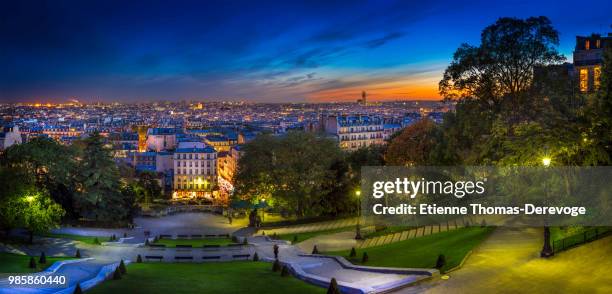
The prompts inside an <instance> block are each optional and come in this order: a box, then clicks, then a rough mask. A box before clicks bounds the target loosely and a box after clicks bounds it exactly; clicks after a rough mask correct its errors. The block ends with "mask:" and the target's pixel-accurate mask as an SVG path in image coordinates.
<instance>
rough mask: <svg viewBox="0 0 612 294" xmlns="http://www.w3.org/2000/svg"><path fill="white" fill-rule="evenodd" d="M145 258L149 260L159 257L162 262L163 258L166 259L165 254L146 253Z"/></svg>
mask: <svg viewBox="0 0 612 294" xmlns="http://www.w3.org/2000/svg"><path fill="white" fill-rule="evenodd" d="M145 259H147V260H149V259H157V260H159V261H160V262H161V261H162V259H164V257H163V256H161V255H145Z"/></svg>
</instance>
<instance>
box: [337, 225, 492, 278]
mask: <svg viewBox="0 0 612 294" xmlns="http://www.w3.org/2000/svg"><path fill="white" fill-rule="evenodd" d="M493 229H494V228H491V227H485V228H480V227H469V228H461V229H457V230H452V231H448V232H442V233H436V234H433V235H429V236H424V237H419V238H415V239H408V240H406V241H400V242H396V243H391V244H387V245H382V246H376V247H370V248H364V249H360V250H357V258H353V259H349V260H350V261H351V262H353V263H355V264H362V263H361V256H362V254H363V252H367V253H368V256H369V261H368V262H367V263H365V264H364V265H369V266H386V267H417V268H433V267H435V264H436V260H437V258H438V255H439V254H444V256H445V257H446V265H445V266H444V267H443V268H442V271H446V270H448V269H451V268H453V267H455V266H457V265H459V263H461V260H462V259H463V257H464V256H465V255H466V254H467V253H468V252H469V251H470V250H472V248H474V247H475V246H477V245H478V244H480V242H482V241H483V240H484V239H485V238H486V237H487V236H488V235H489V234H490V233H491V232H492V231H493ZM349 252H350V251H348V250H347V251H339V252H327V253H325V254H330V255H339V256H344V257H348V255H349Z"/></svg>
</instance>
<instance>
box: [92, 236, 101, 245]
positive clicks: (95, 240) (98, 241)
mask: <svg viewBox="0 0 612 294" xmlns="http://www.w3.org/2000/svg"><path fill="white" fill-rule="evenodd" d="M93 243H94V244H96V245H100V240H98V237H95V238H94V240H93Z"/></svg>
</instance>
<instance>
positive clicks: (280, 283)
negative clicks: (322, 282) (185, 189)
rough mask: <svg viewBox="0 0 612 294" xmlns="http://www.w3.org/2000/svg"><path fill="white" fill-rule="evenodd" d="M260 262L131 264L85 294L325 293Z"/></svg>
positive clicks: (321, 289) (270, 265)
mask: <svg viewBox="0 0 612 294" xmlns="http://www.w3.org/2000/svg"><path fill="white" fill-rule="evenodd" d="M271 269H272V264H270V263H264V262H253V261H251V262H215V263H201V264H197V263H134V264H130V265H129V266H128V267H127V272H128V273H127V275H125V276H123V277H122V279H121V280H119V281H116V280H109V281H106V282H104V283H102V284H101V285H99V286H96V287H94V288H93V289H92V290H90V291H87V293H88V294H101V293H147V294H155V293H160V294H167V293H272V294H274V293H279V294H280V293H283V294H285V293H291V294H300V293H325V292H326V289H323V288H319V287H317V286H313V285H310V284H307V283H306V282H303V281H300V280H298V279H296V278H294V277H281V276H280V274H279V273H278V272H276V273H275V272H272V270H271Z"/></svg>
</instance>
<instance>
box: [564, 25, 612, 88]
mask: <svg viewBox="0 0 612 294" xmlns="http://www.w3.org/2000/svg"><path fill="white" fill-rule="evenodd" d="M606 46H612V33H608V36H607V37H606V36H601V35H599V34H592V35H591V36H586V37H583V36H576V47H575V49H574V55H573V57H574V70H575V74H576V75H577V77H578V87H579V89H580V91H581V92H592V91H596V90H597V89H599V86H600V83H601V66H602V64H603V53H604V48H605V47H606Z"/></svg>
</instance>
